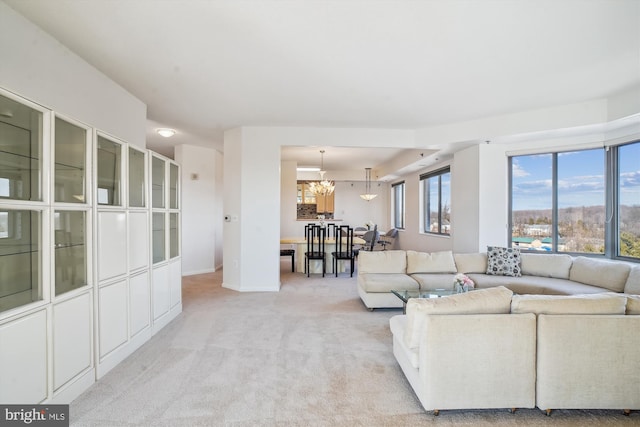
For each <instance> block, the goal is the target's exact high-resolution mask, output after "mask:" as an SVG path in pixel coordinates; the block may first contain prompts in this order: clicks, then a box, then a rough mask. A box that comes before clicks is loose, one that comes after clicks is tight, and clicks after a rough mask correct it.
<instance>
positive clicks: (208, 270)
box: [182, 268, 217, 277]
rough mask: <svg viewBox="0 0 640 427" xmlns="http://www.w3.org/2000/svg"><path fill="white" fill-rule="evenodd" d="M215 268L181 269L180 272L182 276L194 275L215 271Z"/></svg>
mask: <svg viewBox="0 0 640 427" xmlns="http://www.w3.org/2000/svg"><path fill="white" fill-rule="evenodd" d="M216 270H217V269H216V268H206V269H204V270H195V271H186V272H185V271H183V272H182V277H185V276H195V275H196V274H206V273H215V272H216Z"/></svg>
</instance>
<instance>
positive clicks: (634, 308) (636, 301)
mask: <svg viewBox="0 0 640 427" xmlns="http://www.w3.org/2000/svg"><path fill="white" fill-rule="evenodd" d="M626 314H640V295H627V310H626Z"/></svg>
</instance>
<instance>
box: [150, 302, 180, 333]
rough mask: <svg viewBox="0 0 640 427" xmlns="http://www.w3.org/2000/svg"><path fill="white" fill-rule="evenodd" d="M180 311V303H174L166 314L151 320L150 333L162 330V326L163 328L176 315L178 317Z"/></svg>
mask: <svg viewBox="0 0 640 427" xmlns="http://www.w3.org/2000/svg"><path fill="white" fill-rule="evenodd" d="M180 313H182V303H181V302H180V303H178V304H176V305H174V306H173V307H172V308H171V309H170V310H169V312H168V313H167V314H165V315H163V316H161V317H159V318H158V319H156V320H154V321H153V326H151V334H152V335H155V334H157V333H158V332H160V330H162V328H164V327H165V326H167V325H168V324H169V323H170V322H171V321H172V320H173V319H175V318H176V317H178V315H179V314H180Z"/></svg>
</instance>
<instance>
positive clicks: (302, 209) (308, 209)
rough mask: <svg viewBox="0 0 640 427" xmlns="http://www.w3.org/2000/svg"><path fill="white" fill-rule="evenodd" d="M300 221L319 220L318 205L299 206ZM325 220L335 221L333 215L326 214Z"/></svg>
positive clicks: (300, 204)
mask: <svg viewBox="0 0 640 427" xmlns="http://www.w3.org/2000/svg"><path fill="white" fill-rule="evenodd" d="M297 206H298V219H318V212H317V211H316V209H317V207H316V206H317V205H312V204H302V203H299V204H298V205H297ZM324 218H325V219H333V213H325V214H324Z"/></svg>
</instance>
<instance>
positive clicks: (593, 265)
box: [569, 256, 631, 292]
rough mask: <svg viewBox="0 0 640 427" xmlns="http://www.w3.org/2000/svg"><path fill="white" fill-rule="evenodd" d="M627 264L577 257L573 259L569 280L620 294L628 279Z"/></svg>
mask: <svg viewBox="0 0 640 427" xmlns="http://www.w3.org/2000/svg"><path fill="white" fill-rule="evenodd" d="M629 270H631V267H629V265H628V264H625V263H623V262H615V261H606V260H602V259H597V258H587V257H583V256H579V257H576V258H574V260H573V264H572V265H571V272H570V273H569V279H570V280H573V281H574V282H580V283H585V284H587V285H593V286H600V287H603V288H606V289H609V290H611V291H614V292H622V291H623V290H624V285H625V283H626V282H627V278H628V277H629Z"/></svg>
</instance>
